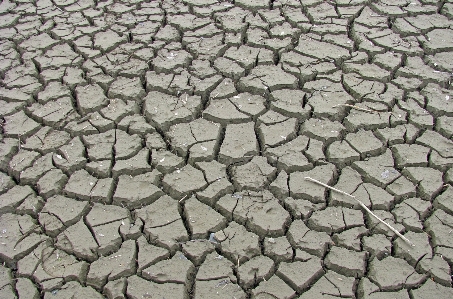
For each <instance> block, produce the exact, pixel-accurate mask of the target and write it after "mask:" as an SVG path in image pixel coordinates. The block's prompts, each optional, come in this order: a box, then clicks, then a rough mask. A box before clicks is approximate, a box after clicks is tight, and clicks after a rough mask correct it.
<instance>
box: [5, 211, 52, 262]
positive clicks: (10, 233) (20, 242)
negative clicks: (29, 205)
mask: <svg viewBox="0 0 453 299" xmlns="http://www.w3.org/2000/svg"><path fill="white" fill-rule="evenodd" d="M0 227H2V231H1V235H2V243H4V244H2V246H1V247H0V257H1V258H2V259H3V260H4V261H5V263H6V264H7V265H8V266H10V267H12V266H15V264H16V262H17V261H18V260H19V259H21V258H22V257H24V256H25V255H27V254H28V253H30V252H31V251H32V250H33V249H34V248H36V247H37V246H38V245H39V244H40V243H43V242H46V241H49V238H48V237H47V236H45V235H42V234H40V230H39V228H37V227H36V225H35V222H34V220H33V218H31V217H30V216H29V215H23V216H19V215H15V214H10V213H5V214H3V215H1V216H0Z"/></svg>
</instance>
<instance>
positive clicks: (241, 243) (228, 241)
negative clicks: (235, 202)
mask: <svg viewBox="0 0 453 299" xmlns="http://www.w3.org/2000/svg"><path fill="white" fill-rule="evenodd" d="M217 236H219V237H217ZM216 239H217V240H218V241H219V242H220V249H221V252H222V254H223V255H225V256H226V257H227V258H228V259H229V260H230V261H233V262H235V263H237V261H239V263H243V262H245V261H247V260H249V259H251V258H252V257H254V256H258V255H260V247H259V239H258V236H257V235H255V234H254V233H250V232H248V231H247V230H246V229H245V227H243V226H242V225H239V224H237V223H236V222H230V224H229V225H228V227H227V228H225V229H224V230H223V231H222V232H218V233H217V234H216Z"/></svg>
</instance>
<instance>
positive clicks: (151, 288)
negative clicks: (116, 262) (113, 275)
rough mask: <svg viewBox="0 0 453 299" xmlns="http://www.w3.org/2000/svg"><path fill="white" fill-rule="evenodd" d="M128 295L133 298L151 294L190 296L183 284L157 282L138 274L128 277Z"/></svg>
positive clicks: (177, 296)
mask: <svg viewBox="0 0 453 299" xmlns="http://www.w3.org/2000/svg"><path fill="white" fill-rule="evenodd" d="M126 294H127V296H129V297H131V298H137V299H138V298H147V297H149V296H158V297H162V298H164V297H169V296H172V297H174V298H183V299H187V298H189V297H188V295H187V291H186V290H185V288H184V286H183V285H181V284H175V283H163V284H160V283H155V282H152V281H149V280H146V279H143V278H140V277H138V276H137V275H134V276H131V277H129V278H128V279H127V291H126Z"/></svg>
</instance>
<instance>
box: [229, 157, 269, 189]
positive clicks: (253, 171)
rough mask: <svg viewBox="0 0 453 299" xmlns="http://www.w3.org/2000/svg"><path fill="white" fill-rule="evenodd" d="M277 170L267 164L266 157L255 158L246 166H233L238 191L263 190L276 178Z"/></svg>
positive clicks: (233, 176)
mask: <svg viewBox="0 0 453 299" xmlns="http://www.w3.org/2000/svg"><path fill="white" fill-rule="evenodd" d="M275 173H276V169H275V168H273V167H272V166H270V165H269V164H267V161H266V158H264V157H253V159H252V160H251V161H250V162H249V163H247V164H244V165H241V166H233V169H232V179H233V184H234V186H235V187H236V189H237V190H242V189H249V190H252V191H259V190H262V189H263V187H264V186H265V185H267V184H268V183H269V182H270V181H271V180H272V179H273V178H274V176H275Z"/></svg>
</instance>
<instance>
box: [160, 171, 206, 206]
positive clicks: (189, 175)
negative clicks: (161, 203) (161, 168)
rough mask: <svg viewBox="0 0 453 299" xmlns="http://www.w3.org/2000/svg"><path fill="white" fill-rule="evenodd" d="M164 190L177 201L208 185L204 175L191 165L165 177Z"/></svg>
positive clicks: (163, 181)
mask: <svg viewBox="0 0 453 299" xmlns="http://www.w3.org/2000/svg"><path fill="white" fill-rule="evenodd" d="M162 184H163V187H164V190H165V191H166V192H167V193H169V194H170V196H172V197H173V198H175V199H181V198H183V197H186V196H188V195H189V194H190V193H192V192H196V191H199V190H201V189H204V188H205V187H206V185H207V183H206V181H205V179H204V176H203V173H202V172H201V171H200V170H198V169H196V168H194V167H193V166H191V165H186V166H184V167H183V168H181V169H178V170H176V171H174V172H172V173H170V174H168V175H166V176H165V177H164V179H163V180H162Z"/></svg>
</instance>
